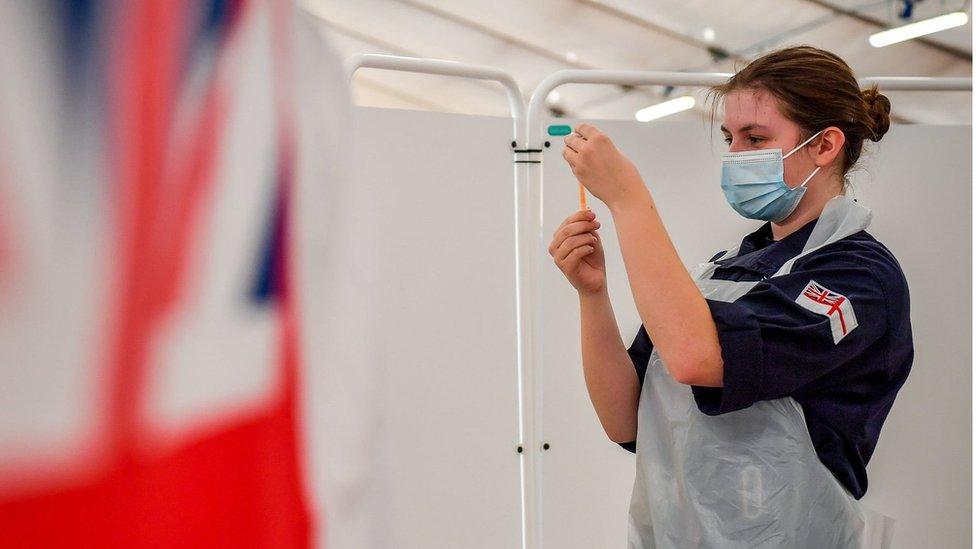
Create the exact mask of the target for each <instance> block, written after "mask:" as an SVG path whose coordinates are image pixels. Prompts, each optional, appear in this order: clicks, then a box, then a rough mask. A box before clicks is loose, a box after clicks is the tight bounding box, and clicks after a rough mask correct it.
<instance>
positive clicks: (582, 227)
mask: <svg viewBox="0 0 976 549" xmlns="http://www.w3.org/2000/svg"><path fill="white" fill-rule="evenodd" d="M599 228H600V222H599V221H596V220H594V221H574V222H572V223H570V224H568V225H566V226H565V227H563V228H562V229H560V235H559V236H560V237H561V238H560V240H565V239H567V238H569V237H571V236H574V235H578V234H581V233H585V232H588V231H595V230H596V229H599Z"/></svg>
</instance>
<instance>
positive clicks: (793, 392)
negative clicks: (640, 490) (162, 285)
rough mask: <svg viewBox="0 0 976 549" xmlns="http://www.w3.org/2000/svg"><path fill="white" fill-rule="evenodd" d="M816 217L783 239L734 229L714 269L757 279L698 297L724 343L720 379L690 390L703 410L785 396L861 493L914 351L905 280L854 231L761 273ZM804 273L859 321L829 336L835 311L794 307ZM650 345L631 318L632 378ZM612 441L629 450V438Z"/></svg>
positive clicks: (822, 452) (874, 244)
mask: <svg viewBox="0 0 976 549" xmlns="http://www.w3.org/2000/svg"><path fill="white" fill-rule="evenodd" d="M816 221H817V220H813V221H810V222H809V223H807V224H806V225H804V226H803V227H801V228H800V229H797V230H796V231H794V232H793V233H791V234H789V235H787V236H786V237H785V238H783V239H781V240H773V238H772V231H771V228H770V224H769V223H768V222H767V223H765V224H763V226H762V227H760V228H759V229H758V230H756V231H755V232H753V233H750V234H748V235H746V236H745V238H743V239H742V244H741V246H740V248H739V253H738V254H737V255H736V257H732V258H726V259H723V260H719V261H717V264H718V265H719V266H718V267H716V269H715V270H714V272H713V273H712V276H711V278H712V279H721V280H738V281H760V282H758V283H757V284H756V285H755V287H753V288H752V289H751V290H749V292H747V293H746V294H745V295H743V296H741V297H739V298H738V299H736V300H735V301H733V302H731V303H727V302H723V301H714V300H711V299H706V302H707V303H708V307H709V309H710V311H711V313H712V318H713V319H714V321H715V326H716V328H717V330H718V339H719V343H720V344H721V347H722V360H723V362H724V365H723V374H722V379H723V383H724V386H723V387H702V386H697V385H691V386H690V390H691V391H692V394H693V396H694V398H695V402H696V404H697V405H698V409H699V410H700V411H701V412H702V413H704V414H708V415H718V414H724V413H726V412H732V411H734V410H740V409H743V408H747V407H749V406H751V405H752V404H753V403H754V402H757V401H760V400H770V399H776V398H781V397H785V396H791V397H793V398H794V399H795V400H796V401H797V402H798V403H799V404H800V406H801V407H802V408H803V413H804V416H805V418H806V424H807V429H808V431H809V432H810V438H811V439H812V442H813V446H814V447H815V448H816V451H817V455H818V456H819V458H820V460H821V461H822V462H823V463H824V465H826V466H827V468H828V469H829V470H830V471H831V472H832V473H833V474H834V476H835V477H837V479H838V480H839V481H840V482H841V483H842V484H843V485H844V486H845V487H846V488H847V489H848V490H849V491H850V493H851V495H853V496H854V497H855V498H856V499H861V497H862V496H864V493H865V492H866V491H867V487H868V479H867V472H866V470H865V467H866V466H867V463H868V460H869V459H870V458H871V453H872V452H873V451H874V447H875V445H876V444H877V442H878V436H879V435H880V433H881V425H882V423H883V422H884V420H885V417H886V416H887V415H888V411H889V410H891V405H892V403H893V402H894V400H895V395H896V393H897V392H898V390H899V389H900V388H901V386H902V385H903V384H904V382H905V378H906V377H907V376H908V372H909V370H910V369H911V365H912V359H913V357H914V346H913V344H912V330H911V322H910V319H909V296H908V283H907V281H906V280H905V276H904V274H903V273H902V270H901V266H900V265H899V264H898V261H897V260H896V259H895V257H894V255H892V253H891V251H889V250H888V248H886V247H885V246H884V245H883V244H881V243H880V242H878V241H877V240H875V239H874V237H873V236H871V235H870V234H868V232H867V231H863V230H862V231H859V232H857V233H854V234H852V235H850V236H848V237H846V238H843V239H840V240H838V241H836V242H833V243H830V244H827V245H825V246H823V247H821V248H820V249H818V250H816V251H813V252H810V253H809V254H807V255H805V256H803V257H800V258H798V259H797V260H796V261H795V262H794V263H793V267H792V269H791V271H790V272H789V273H788V274H784V275H780V276H776V277H772V278H767V277H771V276H772V275H773V274H774V273H775V272H776V271H777V270H779V268H780V267H781V266H782V265H783V263H785V262H786V261H787V260H788V259H790V258H792V257H794V256H796V255H798V254H799V253H800V252H801V251H802V250H803V246H804V245H805V244H806V241H807V238H808V237H809V236H810V233H811V232H812V231H813V227H814V225H815V224H816ZM723 253H724V252H719V253H718V254H715V255H714V256H713V257H712V258H711V261H715V260H716V258H718V257H720V256H721V255H722V254H723ZM811 280H812V281H814V282H815V283H816V284H818V285H819V287H817V288H816V290H817V292H821V291H822V290H828V291H829V292H830V294H828V295H830V296H831V297H833V298H836V297H837V296H838V294H839V295H840V296H843V297H844V300H846V301H847V303H848V305H846V306H847V307H852V308H853V316H854V318H855V319H856V323H857V324H856V326H854V327H853V328H851V327H850V326H844V327H843V329H846V330H847V331H846V333H845V332H843V331H842V332H839V333H841V334H842V335H841V336H840V338H839V340H838V341H837V342H836V343H835V337H837V336H836V335H835V332H836V331H837V330H838V327H839V326H840V324H838V321H839V318H837V317H838V315H837V314H832V315H830V316H828V315H827V314H824V313H818V312H815V310H816V309H817V307H818V305H813V306H810V307H804V306H803V305H801V303H805V302H803V301H802V300H803V299H805V295H806V293H805V290H808V293H809V294H810V295H813V294H814V293H817V292H813V291H812V290H810V286H808V284H809V283H810V282H811ZM798 299H800V302H798V301H797V300H798ZM836 301H837V299H833V302H836ZM808 305H809V304H808ZM827 308H829V307H827ZM811 309H813V310H811ZM847 310H848V311H850V309H847ZM831 316H833V317H834V318H831ZM847 316H848V317H850V316H851V315H850V313H849V314H848V315H847ZM832 322H833V325H834V328H833V329H832ZM847 322H848V324H853V323H852V322H850V320H849V319H848V320H847ZM652 349H653V344H652V342H651V340H650V338H649V337H648V335H647V330H646V329H645V328H644V326H643V325H641V327H640V329H639V330H638V332H637V337H636V338H635V339H634V343H633V345H632V346H631V347H630V348H629V349H628V350H627V352H628V353H629V354H630V357H631V359H632V360H633V362H634V366H635V368H636V369H637V379H638V380H639V381H640V383H641V384H643V380H644V372H645V371H646V370H647V365H648V361H649V359H650V356H651V350H652ZM619 444H620V445H621V446H622V447H624V448H625V449H627V450H629V451H631V452H635V453H636V441H632V442H624V443H619Z"/></svg>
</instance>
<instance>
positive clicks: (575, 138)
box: [563, 133, 585, 153]
mask: <svg viewBox="0 0 976 549" xmlns="http://www.w3.org/2000/svg"><path fill="white" fill-rule="evenodd" d="M583 141H585V139H583V138H582V137H580V136H579V135H577V134H575V133H571V134H569V135H567V136H566V137H565V138H563V142H564V143H566V146H567V147H569V148H570V149H573V152H576V153H578V152H579V150H580V146H581V145H582V144H583Z"/></svg>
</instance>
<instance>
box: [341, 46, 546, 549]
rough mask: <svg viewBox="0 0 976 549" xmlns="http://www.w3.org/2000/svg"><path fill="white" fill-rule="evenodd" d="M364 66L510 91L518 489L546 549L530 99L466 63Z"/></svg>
mask: <svg viewBox="0 0 976 549" xmlns="http://www.w3.org/2000/svg"><path fill="white" fill-rule="evenodd" d="M361 68H374V69H386V70H394V71H404V72H416V73H426V74H439V75H445V76H458V77H462V78H474V79H479V80H494V81H496V82H498V83H500V84H501V85H502V86H504V88H505V92H506V94H507V96H508V104H509V108H510V109H511V112H512V121H513V124H512V142H511V144H510V145H511V148H512V151H513V154H514V158H513V177H514V187H513V198H514V206H515V227H514V229H515V310H516V314H515V324H516V335H517V338H518V342H517V345H516V348H515V363H516V375H517V376H518V399H517V405H518V410H517V412H518V419H517V425H516V426H515V427H516V432H517V433H518V440H517V442H516V446H515V451H516V452H517V453H518V456H519V473H520V474H519V481H520V482H519V486H520V493H521V502H520V504H521V534H522V538H521V540H522V548H523V549H541V538H540V534H541V529H540V528H539V527H538V526H539V525H541V521H542V516H541V512H542V510H541V505H542V498H541V485H539V481H540V480H541V478H542V475H541V471H540V470H539V469H538V468H537V467H538V465H539V463H540V458H539V453H540V452H541V448H540V444H538V440H539V439H538V438H537V433H538V429H537V427H536V425H537V423H538V421H537V415H536V413H537V410H538V409H539V407H538V405H537V403H536V402H535V401H534V399H535V395H536V394H537V393H538V391H537V387H538V385H539V379H538V376H537V375H536V371H537V370H538V369H537V368H536V364H538V362H537V361H538V360H539V358H540V353H539V352H538V351H537V349H538V347H539V345H538V339H537V338H538V331H536V330H535V329H534V327H535V326H537V325H538V322H537V320H536V318H537V316H538V315H539V312H540V310H539V308H538V307H537V306H536V303H537V298H536V296H537V295H538V287H539V284H538V280H539V275H540V273H539V271H538V267H539V264H540V261H539V259H538V258H537V257H535V255H533V254H534V253H536V252H537V251H538V250H537V248H538V247H537V246H536V241H535V240H534V236H535V235H537V234H538V233H539V231H538V229H537V227H538V223H539V221H538V220H539V219H540V218H541V211H540V210H539V209H538V205H541V200H539V199H537V198H536V195H537V194H538V189H537V188H533V187H530V186H528V185H527V183H528V182H529V181H530V179H529V173H530V172H529V170H530V166H533V165H535V164H536V163H538V162H540V161H541V160H540V159H541V154H540V153H541V149H539V150H532V149H530V148H529V147H527V146H526V144H525V142H524V141H522V139H524V137H525V101H524V99H523V97H522V92H521V90H520V89H519V87H518V84H517V83H516V82H515V79H514V78H512V77H511V76H510V75H508V74H507V73H505V72H503V71H501V70H499V69H496V68H493V67H486V66H480V65H467V64H463V63H457V62H454V61H445V60H441V59H418V58H413V57H400V56H395V55H376V54H364V55H357V56H355V57H353V58H352V59H350V60H349V61H348V62H347V64H346V71H347V74H348V77H349V79H350V80H351V79H352V77H353V75H354V74H355V72H356V71H357V70H359V69H361Z"/></svg>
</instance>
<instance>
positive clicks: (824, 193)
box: [770, 181, 844, 240]
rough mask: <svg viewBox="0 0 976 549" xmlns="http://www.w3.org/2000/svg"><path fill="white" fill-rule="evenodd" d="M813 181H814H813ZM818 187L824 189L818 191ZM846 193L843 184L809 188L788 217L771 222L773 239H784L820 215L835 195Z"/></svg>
mask: <svg viewBox="0 0 976 549" xmlns="http://www.w3.org/2000/svg"><path fill="white" fill-rule="evenodd" d="M811 183H812V181H811ZM817 188H819V189H822V190H821V191H820V192H817ZM842 194H844V193H843V191H842V185H841V184H838V185H817V186H816V187H814V188H807V192H805V193H803V199H802V200H800V204H799V205H798V206H797V207H796V209H795V210H793V213H791V214H790V215H789V216H788V217H787V218H786V219H784V220H782V221H780V222H779V223H770V229H772V232H773V240H782V239H784V238H786V237H787V236H789V235H790V234H792V233H793V231H795V230H797V229H799V228H800V227H802V226H804V225H806V224H807V223H809V222H810V221H812V220H814V219H816V218H818V217H820V212H822V211H823V209H824V206H825V205H826V204H827V201H828V200H830V199H831V198H833V197H835V196H839V195H842Z"/></svg>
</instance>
